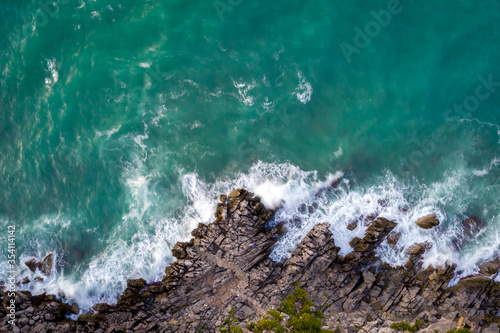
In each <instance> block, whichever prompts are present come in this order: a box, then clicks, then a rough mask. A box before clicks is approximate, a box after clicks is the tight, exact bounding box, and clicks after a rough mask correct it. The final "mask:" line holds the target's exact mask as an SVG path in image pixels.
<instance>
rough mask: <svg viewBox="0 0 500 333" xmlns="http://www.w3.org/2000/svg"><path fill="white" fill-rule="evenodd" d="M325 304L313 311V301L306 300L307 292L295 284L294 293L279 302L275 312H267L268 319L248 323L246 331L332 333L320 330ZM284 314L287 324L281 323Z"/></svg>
mask: <svg viewBox="0 0 500 333" xmlns="http://www.w3.org/2000/svg"><path fill="white" fill-rule="evenodd" d="M325 304H326V303H325ZM325 304H323V305H322V306H321V307H320V309H319V310H315V311H313V301H312V300H310V299H308V298H307V292H306V291H305V290H304V289H302V288H300V286H299V284H298V283H297V282H296V283H294V293H293V294H290V295H288V296H287V298H286V299H285V300H284V301H283V302H281V306H280V307H279V308H278V310H277V311H276V310H269V311H267V314H268V315H269V317H267V318H261V319H260V320H259V321H258V322H252V323H250V324H249V325H248V326H247V329H248V330H250V331H252V332H256V333H262V332H263V331H266V330H267V331H272V332H275V333H282V332H284V331H285V326H286V327H287V328H288V331H289V332H292V333H306V332H307V333H315V332H316V333H332V331H330V330H325V329H321V320H322V319H323V318H324V315H323V312H321V309H323V308H327V307H328V304H326V306H325ZM284 314H286V315H287V316H288V317H290V319H289V320H288V322H287V323H284V322H283V321H284V317H285V316H284Z"/></svg>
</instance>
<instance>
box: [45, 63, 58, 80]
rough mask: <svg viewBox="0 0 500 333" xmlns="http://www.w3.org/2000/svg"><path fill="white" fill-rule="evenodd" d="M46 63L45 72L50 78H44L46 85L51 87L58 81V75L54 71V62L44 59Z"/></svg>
mask: <svg viewBox="0 0 500 333" xmlns="http://www.w3.org/2000/svg"><path fill="white" fill-rule="evenodd" d="M46 61H47V71H48V73H49V74H50V77H47V78H45V84H46V85H52V84H54V83H56V82H57V81H59V73H58V72H57V70H56V67H57V66H56V61H55V60H54V59H46Z"/></svg>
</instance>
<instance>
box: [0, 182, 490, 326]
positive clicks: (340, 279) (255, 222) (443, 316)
mask: <svg viewBox="0 0 500 333" xmlns="http://www.w3.org/2000/svg"><path fill="white" fill-rule="evenodd" d="M273 213H274V212H273V211H271V210H267V209H266V208H265V207H264V205H263V204H262V203H261V202H260V199H259V198H257V197H254V196H253V194H251V193H248V192H247V191H245V190H243V189H239V190H235V191H233V192H231V193H230V194H229V195H228V196H225V195H222V196H221V202H220V203H219V204H218V206H217V209H216V212H215V218H216V219H215V221H214V222H212V223H210V224H208V225H204V224H201V223H200V224H199V226H198V228H196V229H195V230H193V232H192V235H193V239H191V241H189V242H179V243H177V244H176V245H175V247H174V249H173V255H174V256H175V257H176V258H177V260H176V261H175V262H173V263H172V264H171V265H170V266H168V267H166V269H165V275H164V277H163V280H162V281H161V282H157V283H153V284H150V285H148V284H146V281H144V280H143V279H137V280H129V281H128V282H127V288H126V290H125V291H124V292H123V294H122V295H121V296H120V298H119V299H118V301H117V303H116V304H115V305H109V304H104V303H101V304H97V305H95V306H94V307H93V309H94V311H92V312H91V313H86V314H81V315H80V316H79V317H78V319H77V320H72V319H69V315H71V314H77V313H78V312H79V310H78V307H77V305H76V304H72V305H70V304H67V303H64V302H63V301H62V300H61V299H58V298H57V297H56V296H54V295H45V294H43V295H37V296H33V295H31V293H30V292H27V291H18V292H17V295H16V297H15V303H16V307H17V312H16V324H17V326H16V327H13V326H11V325H10V324H9V323H8V320H10V318H9V316H8V305H9V304H10V302H11V300H10V298H9V295H8V293H6V292H5V291H3V290H1V291H0V301H1V302H2V306H1V307H0V331H1V332H96V333H104V332H218V331H220V330H221V327H223V326H224V325H227V323H228V320H227V319H228V318H230V319H231V324H230V325H228V327H229V329H231V328H230V326H231V325H234V330H231V332H233V331H234V332H247V331H249V330H248V329H247V327H250V328H251V327H252V326H248V325H249V324H250V323H251V322H252V321H256V319H255V318H266V317H268V316H269V313H270V312H269V310H273V309H278V307H279V306H280V304H282V301H283V300H284V299H287V296H288V295H290V294H292V293H293V292H294V289H295V290H297V289H296V288H297V287H294V284H295V285H296V286H300V288H301V289H300V290H302V289H303V290H304V291H305V292H307V295H308V297H309V298H310V299H311V300H312V302H311V303H312V304H311V306H310V309H311V313H313V312H314V311H318V309H321V316H322V320H321V325H322V329H323V330H325V332H326V330H330V331H333V332H358V331H366V332H393V331H394V330H395V327H397V326H394V325H395V324H397V323H400V322H402V321H405V322H407V323H410V324H411V323H416V322H418V323H420V325H417V326H418V327H417V326H415V330H417V331H419V332H436V331H439V332H446V331H447V330H450V329H454V328H457V327H458V328H461V327H465V328H467V329H470V331H472V332H499V324H500V283H499V282H495V281H494V280H493V279H491V276H495V275H496V274H498V268H499V266H500V262H499V260H498V259H497V260H493V261H491V262H488V263H485V264H483V265H482V267H483V268H482V271H481V273H483V274H481V275H477V276H471V277H467V278H465V279H462V280H461V281H460V282H459V283H458V284H457V285H455V286H453V287H448V285H449V282H450V281H451V279H452V278H453V276H454V274H453V273H454V270H455V267H454V266H450V265H444V266H443V267H438V268H432V267H429V268H427V269H423V267H422V263H421V258H422V255H423V254H424V253H425V251H426V250H427V249H428V245H427V244H417V245H414V246H413V247H411V248H410V249H409V250H408V254H409V260H408V262H406V264H405V265H404V266H400V267H391V266H390V265H389V264H387V263H383V262H381V261H380V260H378V258H377V257H376V254H375V253H376V252H375V250H376V248H377V246H379V245H380V244H381V243H382V242H383V241H384V239H386V237H387V238H388V242H389V243H390V244H392V245H394V246H396V244H397V241H398V238H399V237H398V236H397V234H394V233H391V232H392V230H393V229H394V228H395V226H396V225H397V224H396V223H395V222H393V221H389V220H387V219H384V218H381V217H379V218H377V219H375V220H374V221H373V222H372V223H371V225H370V226H369V227H368V229H367V230H366V233H365V235H364V237H363V238H354V239H353V240H352V241H351V243H350V245H351V246H352V247H353V251H352V252H351V253H349V254H347V255H346V256H341V255H339V250H340V248H338V247H336V246H335V240H334V239H333V238H332V233H331V232H330V230H329V227H330V225H329V224H328V223H322V224H319V225H316V226H315V227H314V228H313V229H312V230H311V231H310V232H309V233H308V234H307V235H306V236H305V237H304V239H303V240H302V241H301V243H300V244H299V245H298V246H297V248H296V249H295V251H294V252H293V253H292V254H291V256H290V258H289V259H288V260H287V261H286V262H280V263H277V262H273V261H272V260H271V259H269V254H270V253H271V251H272V248H273V245H274V244H275V243H276V242H277V240H278V237H279V236H280V235H282V234H283V233H285V232H286V230H285V229H284V227H283V225H282V224H278V225H277V226H276V227H274V228H266V227H265V226H266V222H267V221H268V220H269V219H270V218H271V217H272V215H273ZM434 218H435V217H432V216H429V217H427V220H428V221H427V224H426V221H424V220H422V221H420V222H419V223H422V224H423V225H426V226H427V225H429V226H430V225H436V221H435V220H433V219H434ZM331 222H332V223H334V221H331ZM437 223H438V222H437ZM487 276H490V278H488V277H487ZM283 320H285V321H286V319H283ZM284 326H286V325H284ZM391 326H392V328H391ZM290 329H291V327H290V325H289V327H288V328H285V331H287V330H290ZM253 331H255V330H253ZM228 332H229V331H228Z"/></svg>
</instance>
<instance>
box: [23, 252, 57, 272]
mask: <svg viewBox="0 0 500 333" xmlns="http://www.w3.org/2000/svg"><path fill="white" fill-rule="evenodd" d="M53 263H54V254H53V253H50V254H48V255H47V256H46V257H45V258H43V260H42V261H39V260H38V259H37V258H31V259H30V260H28V261H26V262H25V263H24V264H25V265H26V266H28V268H29V269H30V270H31V271H32V272H36V270H37V269H39V270H40V272H42V273H43V274H44V275H46V276H50V273H51V272H52V266H53Z"/></svg>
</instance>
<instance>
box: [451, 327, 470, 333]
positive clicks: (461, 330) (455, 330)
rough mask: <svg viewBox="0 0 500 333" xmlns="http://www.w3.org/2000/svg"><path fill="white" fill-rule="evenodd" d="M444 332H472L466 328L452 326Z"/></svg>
mask: <svg viewBox="0 0 500 333" xmlns="http://www.w3.org/2000/svg"><path fill="white" fill-rule="evenodd" d="M446 333H472V332H471V331H470V330H469V329H468V328H456V327H455V328H454V329H452V330H447V331H446Z"/></svg>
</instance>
